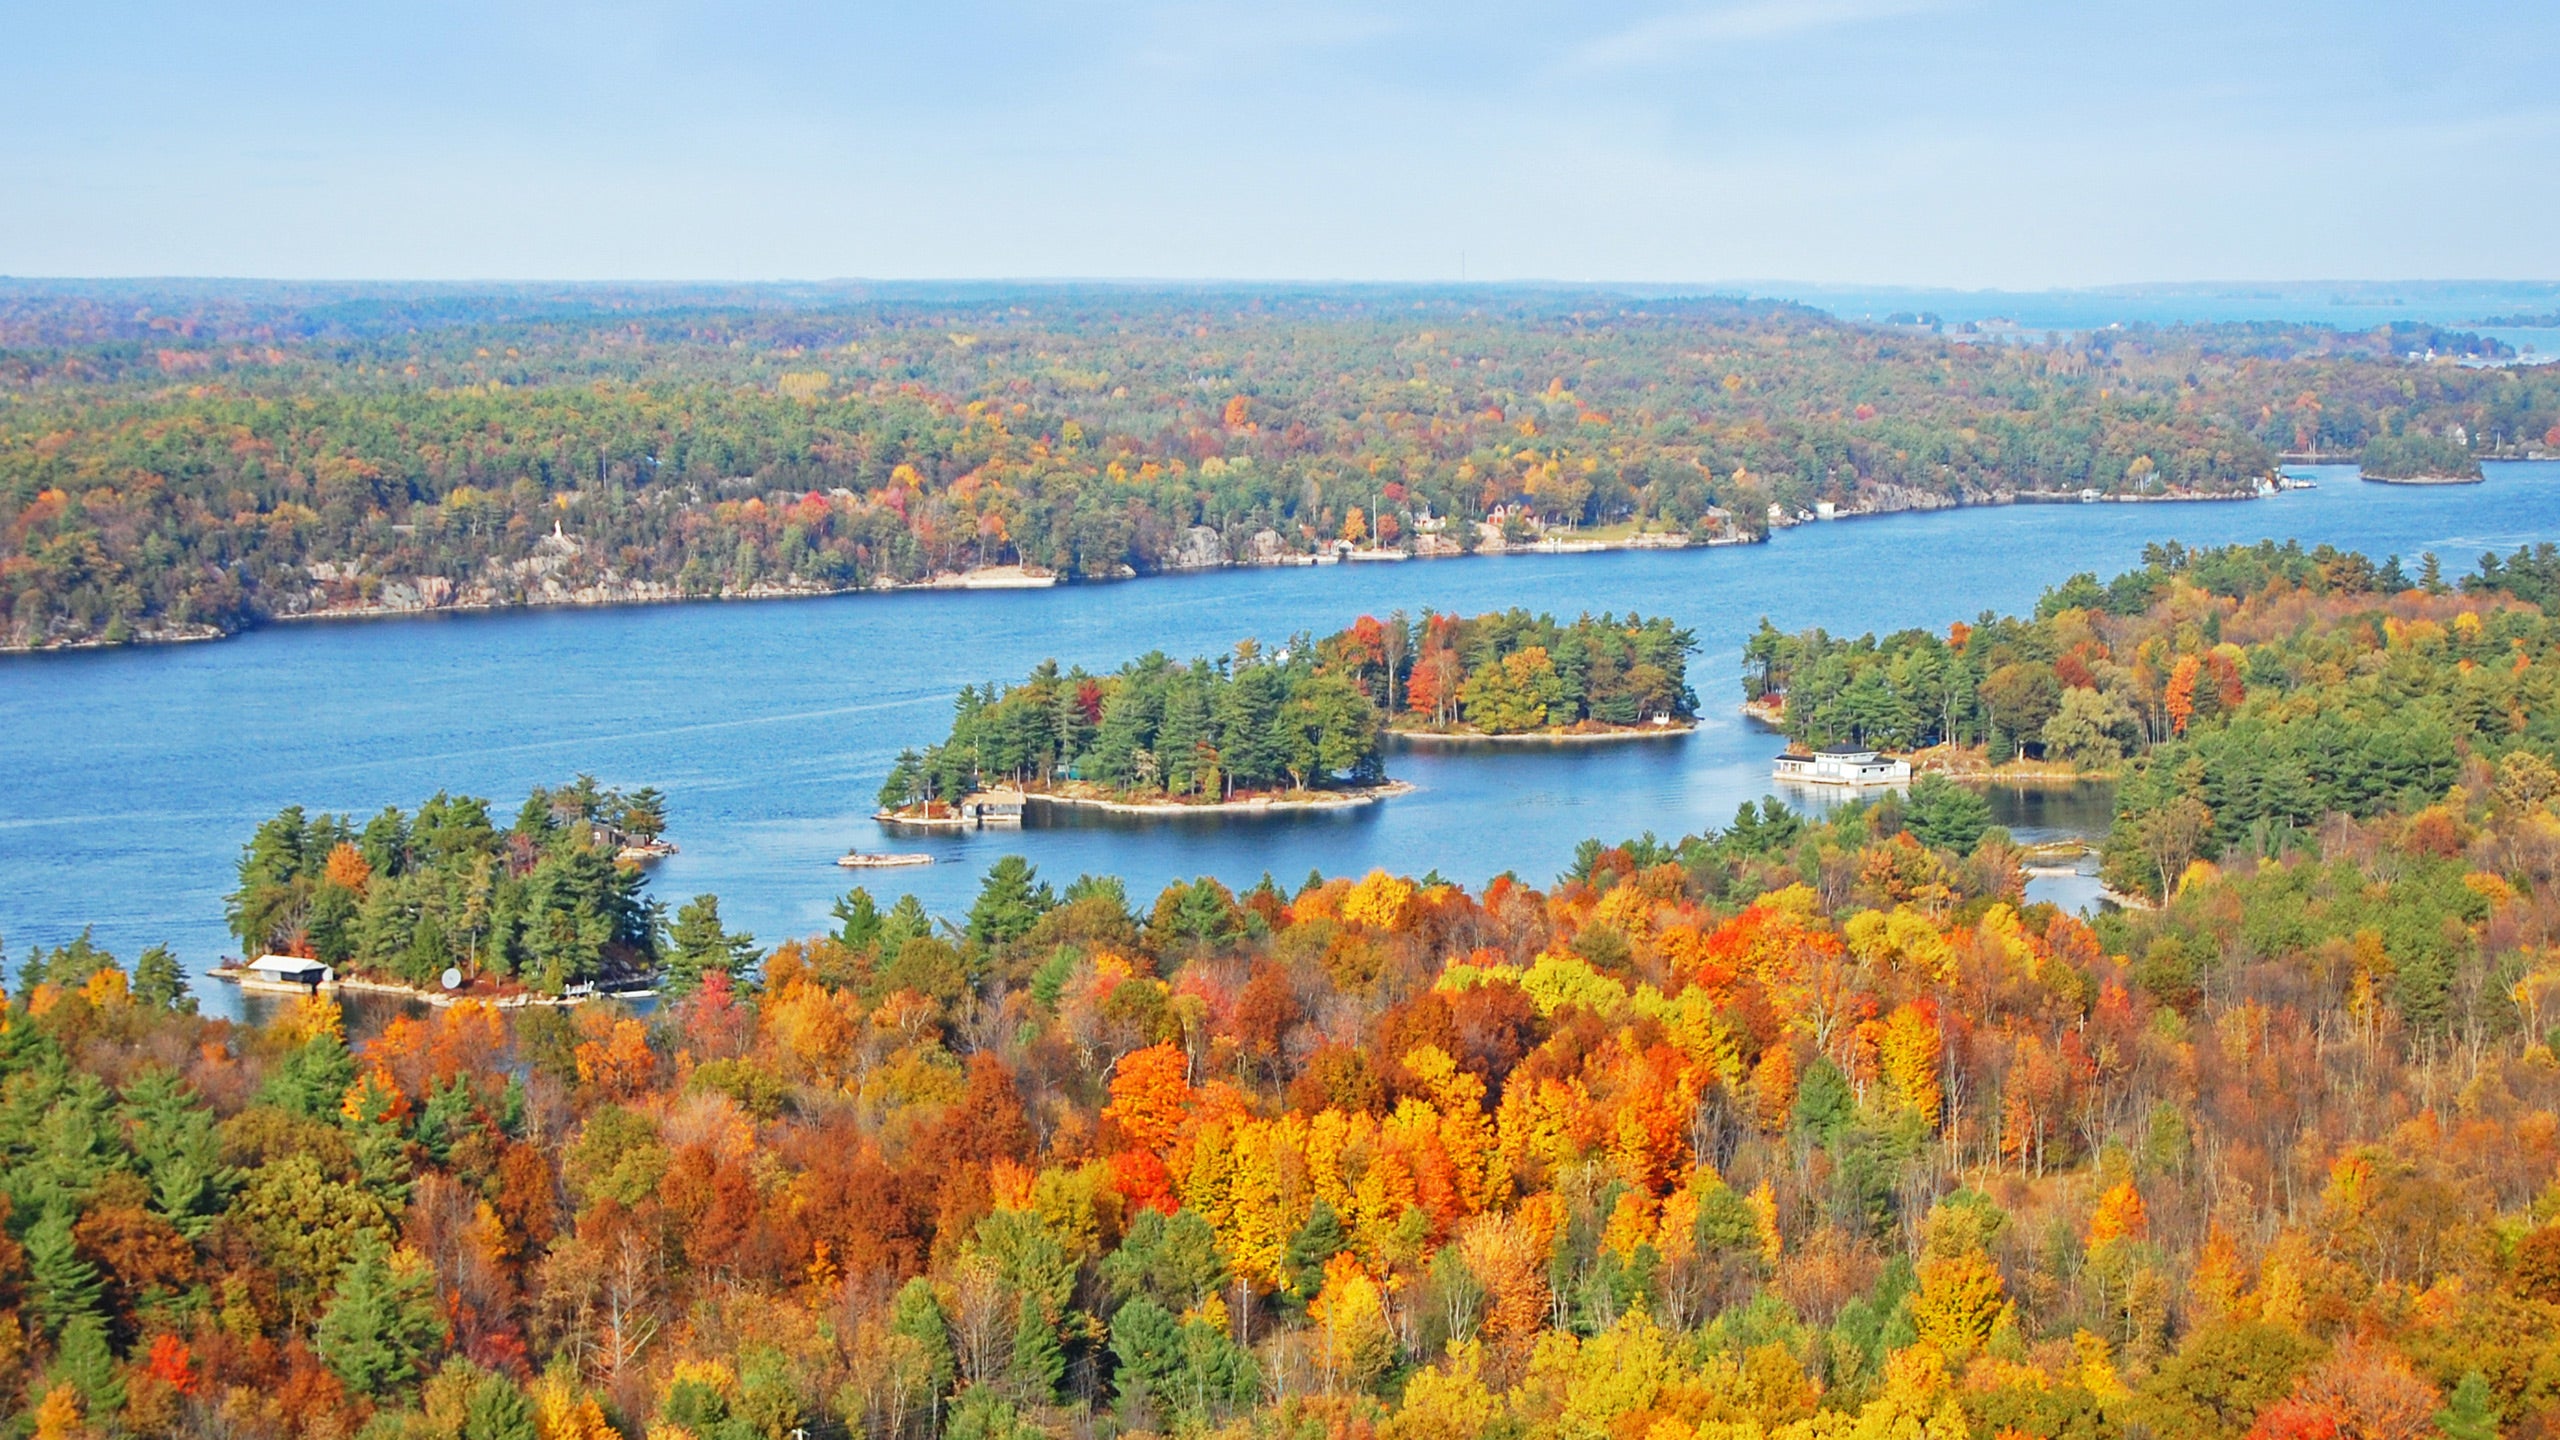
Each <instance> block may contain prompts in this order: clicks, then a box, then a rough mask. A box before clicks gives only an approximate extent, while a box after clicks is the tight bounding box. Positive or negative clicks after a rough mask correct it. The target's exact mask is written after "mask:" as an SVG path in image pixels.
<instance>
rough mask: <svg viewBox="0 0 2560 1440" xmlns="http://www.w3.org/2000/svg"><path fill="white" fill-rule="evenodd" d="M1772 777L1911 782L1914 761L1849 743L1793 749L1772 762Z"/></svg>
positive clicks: (1810, 781) (1803, 781)
mask: <svg viewBox="0 0 2560 1440" xmlns="http://www.w3.org/2000/svg"><path fill="white" fill-rule="evenodd" d="M1769 773H1770V777H1771V778H1772V779H1777V780H1789V781H1793V782H1795V783H1796V784H1799V785H1846V786H1850V787H1852V788H1858V787H1864V786H1869V785H1908V784H1910V783H1911V762H1910V761H1908V760H1898V759H1895V758H1893V757H1892V756H1889V755H1879V754H1877V753H1876V752H1875V751H1873V750H1859V749H1853V748H1848V747H1837V748H1825V749H1821V750H1810V751H1808V750H1790V751H1788V752H1787V753H1785V754H1784V755H1781V756H1779V757H1778V758H1777V761H1776V762H1775V763H1774V764H1772V765H1771V766H1770V769H1769Z"/></svg>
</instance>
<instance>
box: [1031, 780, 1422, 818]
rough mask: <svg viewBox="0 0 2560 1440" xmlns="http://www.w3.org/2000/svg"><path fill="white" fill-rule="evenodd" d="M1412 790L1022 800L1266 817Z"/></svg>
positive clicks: (1168, 814)
mask: <svg viewBox="0 0 2560 1440" xmlns="http://www.w3.org/2000/svg"><path fill="white" fill-rule="evenodd" d="M1413 789H1414V787H1413V785H1412V784H1411V783H1410V782H1408V781H1403V780H1389V781H1386V782H1384V783H1383V784H1378V785H1364V786H1361V787H1360V788H1358V789H1356V790H1301V791H1296V792H1293V793H1291V794H1288V795H1256V796H1253V797H1251V798H1249V799H1243V800H1202V801H1184V800H1114V799H1111V798H1109V797H1107V796H1101V795H1079V794H1074V793H1072V792H1060V791H1054V790H1027V791H1025V792H1023V797H1022V798H1023V803H1024V804H1026V805H1048V806H1054V807H1056V808H1058V809H1061V810H1093V811H1099V812H1101V813H1103V814H1108V815H1144V816H1149V817H1151V818H1155V819H1174V818H1178V817H1183V816H1190V815H1265V816H1267V815H1276V814H1292V813H1297V812H1301V811H1324V810H1354V809H1358V808H1359V807H1361V806H1364V805H1375V804H1377V803H1378V802H1379V801H1381V800H1387V799H1391V798H1393V797H1395V796H1398V795H1410V794H1412V793H1413Z"/></svg>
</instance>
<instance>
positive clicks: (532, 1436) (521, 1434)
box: [462, 1375, 540, 1440]
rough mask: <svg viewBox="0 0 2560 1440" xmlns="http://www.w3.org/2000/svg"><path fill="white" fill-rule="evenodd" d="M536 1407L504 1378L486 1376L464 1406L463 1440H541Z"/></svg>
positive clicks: (513, 1383) (512, 1383)
mask: <svg viewBox="0 0 2560 1440" xmlns="http://www.w3.org/2000/svg"><path fill="white" fill-rule="evenodd" d="M539 1435H540V1431H539V1430H537V1429H536V1428H535V1426H534V1423H533V1407H532V1406H531V1405H528V1404H526V1403H525V1398H524V1392H523V1391H522V1390H519V1389H517V1388H516V1385H515V1382H514V1381H512V1380H509V1379H508V1378H507V1377H505V1376H504V1375H486V1376H483V1377H481V1380H480V1383H478V1384H477V1385H474V1386H472V1387H471V1395H470V1398H469V1399H467V1400H465V1401H464V1402H463V1407H462V1440H538V1437H539Z"/></svg>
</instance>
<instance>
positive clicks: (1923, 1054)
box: [1878, 1005, 1946, 1130]
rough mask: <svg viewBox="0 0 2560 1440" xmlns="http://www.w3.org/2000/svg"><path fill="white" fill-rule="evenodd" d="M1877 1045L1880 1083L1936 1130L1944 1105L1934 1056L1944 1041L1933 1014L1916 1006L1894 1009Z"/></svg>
mask: <svg viewBox="0 0 2560 1440" xmlns="http://www.w3.org/2000/svg"><path fill="white" fill-rule="evenodd" d="M1878 1048H1879V1051H1880V1056H1879V1058H1880V1059H1881V1060H1882V1062H1883V1066H1884V1082H1885V1084H1886V1085H1887V1086H1889V1087H1891V1088H1892V1090H1893V1095H1894V1098H1895V1099H1896V1100H1899V1101H1901V1102H1902V1104H1903V1105H1904V1107H1905V1108H1907V1109H1909V1110H1910V1111H1911V1113H1913V1114H1914V1115H1917V1116H1919V1117H1920V1118H1921V1119H1922V1120H1924V1121H1927V1122H1928V1125H1929V1128H1930V1129H1932V1130H1935V1129H1937V1128H1938V1120H1939V1117H1940V1115H1941V1113H1942V1112H1943V1111H1944V1110H1945V1108H1946V1097H1945V1092H1944V1091H1942V1090H1941V1089H1940V1088H1939V1083H1938V1056H1939V1052H1940V1051H1941V1049H1943V1048H1944V1042H1943V1041H1942V1040H1941V1039H1940V1037H1939V1034H1938V1021H1937V1017H1936V1016H1934V1015H1932V1014H1930V1013H1929V1012H1928V1011H1927V1010H1925V1009H1923V1008H1922V1007H1920V1006H1918V1005H1903V1006H1901V1007H1899V1008H1897V1009H1896V1010H1895V1011H1894V1012H1893V1014H1892V1015H1891V1016H1889V1017H1887V1018H1886V1020H1885V1022H1884V1037H1883V1042H1882V1044H1881V1045H1880V1046H1879V1047H1878Z"/></svg>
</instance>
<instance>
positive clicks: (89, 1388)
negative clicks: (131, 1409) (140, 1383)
mask: <svg viewBox="0 0 2560 1440" xmlns="http://www.w3.org/2000/svg"><path fill="white" fill-rule="evenodd" d="M46 1379H47V1381H48V1382H49V1385H69V1386H71V1387H72V1388H73V1389H75V1390H78V1391H79V1392H80V1398H81V1400H82V1401H83V1402H84V1405H83V1408H84V1409H85V1410H86V1411H87V1412H88V1413H89V1414H91V1415H96V1416H100V1417H107V1416H112V1415H114V1414H115V1413H116V1412H117V1411H119V1410H122V1409H123V1408H124V1370H123V1368H122V1367H121V1366H119V1365H117V1364H116V1356H115V1351H114V1350H113V1349H112V1348H110V1347H109V1345H108V1344H107V1322H106V1321H105V1320H104V1319H103V1318H101V1317H99V1316H97V1315H90V1314H83V1315H76V1316H73V1317H72V1318H71V1319H70V1320H69V1321H68V1322H67V1323H65V1324H64V1325H63V1327H62V1339H61V1341H60V1342H59V1343H58V1344H56V1345H55V1347H54V1351H53V1369H52V1371H51V1373H50V1374H48V1375H47V1377H46Z"/></svg>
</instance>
